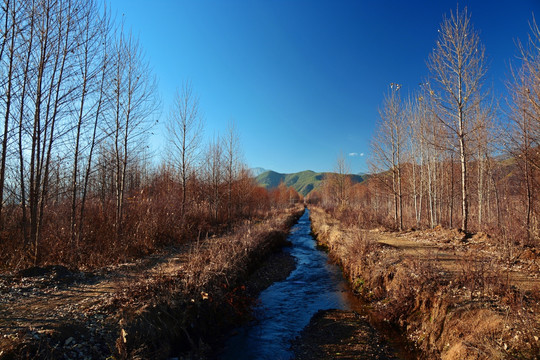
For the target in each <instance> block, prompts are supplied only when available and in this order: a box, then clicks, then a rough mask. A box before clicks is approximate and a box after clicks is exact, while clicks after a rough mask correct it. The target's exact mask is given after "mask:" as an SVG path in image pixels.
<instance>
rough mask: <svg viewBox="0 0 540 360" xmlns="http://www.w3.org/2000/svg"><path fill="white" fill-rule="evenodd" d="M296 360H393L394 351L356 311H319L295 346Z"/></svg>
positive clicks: (295, 342)
mask: <svg viewBox="0 0 540 360" xmlns="http://www.w3.org/2000/svg"><path fill="white" fill-rule="evenodd" d="M293 351H294V353H295V359H297V360H311V359H358V360H373V359H381V360H394V359H398V358H397V357H395V355H394V353H393V351H392V349H391V348H390V347H389V346H388V344H387V343H386V342H385V341H384V339H382V338H381V336H380V335H379V334H378V333H377V331H375V329H373V327H372V326H371V325H370V324H369V322H368V320H367V318H366V317H364V316H361V315H359V314H357V313H355V312H353V311H344V310H323V311H319V312H318V313H317V314H315V316H313V318H312V319H311V321H310V322H309V325H308V326H306V328H305V329H304V330H303V331H302V333H301V335H300V337H299V338H297V339H296V340H295V341H294V343H293Z"/></svg>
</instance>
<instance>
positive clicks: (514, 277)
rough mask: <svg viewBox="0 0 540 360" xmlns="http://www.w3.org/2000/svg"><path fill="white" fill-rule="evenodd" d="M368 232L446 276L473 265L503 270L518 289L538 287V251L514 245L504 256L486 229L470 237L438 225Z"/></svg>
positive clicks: (479, 269) (539, 284)
mask: <svg viewBox="0 0 540 360" xmlns="http://www.w3.org/2000/svg"><path fill="white" fill-rule="evenodd" d="M370 236H372V238H373V239H375V241H377V242H379V243H381V244H384V245H387V246H390V247H392V248H395V249H398V250H399V251H400V252H401V253H402V254H403V256H404V257H410V258H416V259H419V260H422V261H430V262H432V263H433V265H434V266H436V267H437V268H440V269H442V270H443V271H445V272H447V274H446V275H447V276H448V277H451V276H456V275H459V274H460V273H463V272H464V271H465V270H466V268H467V267H471V266H472V267H474V268H477V269H478V271H482V270H483V271H485V272H491V273H496V274H504V276H508V282H509V283H511V284H512V285H514V286H516V287H518V288H519V289H521V290H525V291H540V253H539V252H538V251H537V249H534V248H522V249H518V248H514V249H513V250H514V253H512V254H508V255H507V256H506V257H503V256H502V255H501V253H502V251H501V246H500V244H496V242H495V239H492V238H491V237H490V236H489V235H487V234H485V233H481V232H480V233H476V234H473V235H472V236H470V237H469V236H466V235H465V234H463V233H461V232H459V231H458V230H456V229H451V230H450V229H443V228H440V227H437V228H435V229H428V230H415V231H403V232H396V233H393V232H384V231H380V230H372V231H370ZM471 261H472V262H473V263H472V264H471Z"/></svg>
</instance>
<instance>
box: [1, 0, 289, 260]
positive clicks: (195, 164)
mask: <svg viewBox="0 0 540 360" xmlns="http://www.w3.org/2000/svg"><path fill="white" fill-rule="evenodd" d="M101 6H102V5H101V3H100V2H98V1H87V0H46V1H33V0H26V1H15V0H5V1H3V2H2V8H1V13H0V24H1V25H0V26H1V28H0V32H1V34H2V36H1V37H0V41H1V42H0V71H1V73H2V77H1V83H0V88H1V94H2V96H1V98H0V106H1V109H2V112H1V113H2V122H3V126H2V132H1V140H0V141H1V151H0V155H1V160H0V259H1V260H2V261H1V263H2V264H4V266H5V267H6V268H17V267H22V266H27V265H30V264H42V263H50V262H60V263H65V264H70V265H73V266H79V267H81V266H83V267H84V266H98V265H102V264H105V263H108V262H110V261H122V260H125V259H126V258H129V257H133V256H138V255H142V254H145V253H148V252H151V251H153V250H154V249H155V248H157V247H159V246H162V245H167V244H174V243H178V242H181V241H185V240H186V239H188V238H197V237H201V236H208V234H209V233H210V234H212V233H216V232H223V231H227V229H229V228H230V227H231V226H233V225H234V223H235V222H238V221H239V220H241V219H245V218H249V217H250V216H253V215H256V214H261V213H263V212H265V211H267V210H269V209H270V208H271V207H272V206H275V205H279V204H278V203H277V202H276V201H278V202H279V200H280V197H279V196H275V195H272V194H270V193H268V192H267V191H266V190H264V189H262V188H258V187H257V186H256V184H255V182H254V180H253V177H252V176H251V174H250V173H249V171H248V170H247V169H246V168H245V166H244V165H243V164H242V161H241V159H242V158H241V156H240V155H241V151H240V144H239V136H238V134H237V133H236V129H235V128H234V126H233V125H231V126H230V129H229V132H228V133H227V134H225V136H223V137H220V136H217V137H215V138H214V139H213V140H212V141H211V142H210V144H209V145H205V143H204V141H203V136H202V135H203V133H202V131H203V121H202V119H201V118H200V116H199V108H198V106H199V105H198V97H197V96H196V94H195V92H194V90H193V88H192V85H191V84H190V83H189V82H187V83H185V84H183V85H181V86H180V90H179V91H178V94H177V96H176V101H175V103H174V105H173V107H172V108H171V109H170V113H169V117H168V121H167V124H168V130H169V131H168V133H169V140H170V144H169V148H170V149H171V151H170V158H169V160H165V161H164V162H163V163H162V164H156V162H155V160H154V158H153V157H152V154H151V153H150V152H149V150H148V144H147V140H148V137H149V135H150V132H151V130H152V127H153V126H155V125H156V122H157V119H158V114H159V113H160V107H161V103H160V99H159V98H158V96H157V95H156V94H157V80H156V79H155V77H154V76H153V74H152V72H151V70H150V64H149V63H148V61H147V60H146V59H145V58H144V55H143V51H142V49H141V46H140V44H139V43H138V41H137V39H136V38H135V37H134V36H133V35H132V34H131V33H130V32H129V31H127V30H126V29H124V26H123V24H122V23H118V21H116V20H115V19H114V18H113V17H112V16H111V14H110V11H108V10H107V8H101ZM289 191H290V189H286V192H287V194H288V192H289ZM284 201H285V200H284Z"/></svg>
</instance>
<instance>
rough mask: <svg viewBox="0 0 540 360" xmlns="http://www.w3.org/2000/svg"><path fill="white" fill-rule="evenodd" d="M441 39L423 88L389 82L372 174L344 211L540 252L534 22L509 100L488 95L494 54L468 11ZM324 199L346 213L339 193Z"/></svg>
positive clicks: (446, 26)
mask: <svg viewBox="0 0 540 360" xmlns="http://www.w3.org/2000/svg"><path fill="white" fill-rule="evenodd" d="M438 34H439V36H438V39H437V42H436V44H435V46H434V49H433V52H432V54H431V55H430V57H429V59H428V62H427V64H428V69H429V77H428V78H427V79H426V80H424V81H422V82H421V84H420V88H419V90H418V91H416V92H414V93H409V94H402V91H403V89H402V87H401V86H400V85H399V84H390V88H389V90H388V93H387V94H386V95H385V97H384V100H383V102H382V105H381V108H380V111H379V113H380V118H379V122H378V124H377V128H376V132H375V134H374V137H373V141H372V146H371V149H372V158H371V165H372V168H371V170H372V173H373V175H372V176H371V177H369V178H368V179H367V180H366V181H365V182H364V183H362V184H357V185H354V186H352V185H351V186H349V189H348V192H349V193H350V194H351V195H350V200H349V205H350V206H349V207H348V208H347V209H341V211H342V213H343V214H346V215H347V216H346V217H347V218H348V219H349V220H350V221H353V222H359V223H361V224H362V223H363V224H364V225H366V226H378V225H384V226H387V227H390V228H393V229H396V230H402V229H406V228H419V227H420V228H421V227H431V228H434V227H436V226H438V225H441V226H444V227H450V228H457V227H459V228H461V230H463V231H464V232H465V233H468V232H471V231H485V232H488V233H491V234H497V235H500V236H501V238H502V239H505V240H510V241H513V242H515V243H518V244H521V245H526V246H537V245H538V244H539V241H540V209H539V206H538V200H539V199H538V193H539V191H538V189H539V188H538V187H539V182H540V167H539V166H540V164H539V162H540V153H539V150H540V50H539V49H540V30H539V28H538V26H537V25H536V23H535V22H534V19H533V21H532V23H531V33H530V37H529V39H527V41H526V42H524V43H520V44H519V46H518V49H517V51H518V53H519V56H518V61H515V62H513V63H512V65H511V73H510V75H509V78H508V82H507V90H508V94H509V96H508V98H505V99H494V96H493V94H490V92H489V91H488V90H487V89H486V86H485V84H484V82H485V77H486V73H487V71H488V69H487V65H486V55H485V51H484V47H483V45H482V43H481V41H480V37H479V35H478V31H477V30H475V29H474V27H473V25H472V23H471V19H470V16H469V14H468V12H467V10H466V9H463V10H459V9H458V10H457V11H455V12H451V13H450V16H448V17H445V18H444V19H443V21H442V23H441V26H440V29H439V32H438ZM510 56H511V54H509V57H510ZM329 181H330V180H329ZM326 199H327V201H328V202H330V204H331V205H330V207H334V208H336V209H338V208H339V207H340V202H339V201H336V200H332V195H331V192H329V191H326Z"/></svg>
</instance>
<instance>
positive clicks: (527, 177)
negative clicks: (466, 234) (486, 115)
mask: <svg viewBox="0 0 540 360" xmlns="http://www.w3.org/2000/svg"><path fill="white" fill-rule="evenodd" d="M519 52H520V60H521V64H520V66H518V67H517V68H514V69H513V71H512V75H513V81H512V83H511V84H509V86H508V88H509V90H510V93H511V96H512V98H511V99H510V106H511V109H512V113H511V119H512V121H513V124H512V125H513V126H512V128H513V129H512V132H511V133H510V135H511V136H510V145H511V148H510V151H511V152H512V153H513V154H514V156H515V157H516V158H517V159H518V163H519V164H520V166H521V169H522V174H523V185H524V188H525V204H526V209H525V228H526V231H527V241H530V240H531V239H532V238H533V237H534V236H535V235H536V236H540V234H533V228H534V226H533V224H534V223H535V222H538V218H537V216H538V214H537V212H536V211H535V202H536V200H537V197H538V187H539V185H540V184H539V182H540V179H539V177H540V156H539V155H538V149H539V148H540V29H539V28H538V25H537V24H536V21H535V20H534V19H533V21H532V23H531V35H530V36H529V41H528V42H527V43H526V44H522V43H520V44H519Z"/></svg>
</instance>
